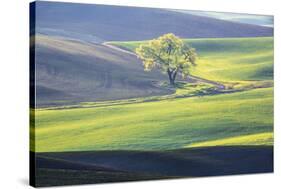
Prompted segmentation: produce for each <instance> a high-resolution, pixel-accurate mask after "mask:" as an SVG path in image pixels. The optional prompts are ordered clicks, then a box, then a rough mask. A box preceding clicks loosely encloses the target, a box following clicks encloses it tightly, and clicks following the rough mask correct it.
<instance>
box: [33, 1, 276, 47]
mask: <svg viewBox="0 0 281 189" xmlns="http://www.w3.org/2000/svg"><path fill="white" fill-rule="evenodd" d="M36 10H37V12H36V16H37V17H36V18H37V19H36V32H37V33H38V32H39V33H41V34H47V35H58V36H63V37H72V38H76V39H80V40H81V39H83V40H87V41H92V42H93V41H95V42H100V41H112V40H114V41H131V40H147V39H152V38H155V37H158V36H160V35H162V34H165V33H174V34H175V35H178V36H180V37H182V38H214V37H257V36H273V28H268V27H263V26H257V25H251V24H243V23H237V22H230V21H226V20H219V19H215V18H210V17H204V16H198V15H192V14H187V13H181V12H176V11H172V10H168V9H153V8H136V7H121V6H106V5H90V4H75V3H58V2H56V3H55V2H52V3H49V2H40V1H39V2H36Z"/></svg>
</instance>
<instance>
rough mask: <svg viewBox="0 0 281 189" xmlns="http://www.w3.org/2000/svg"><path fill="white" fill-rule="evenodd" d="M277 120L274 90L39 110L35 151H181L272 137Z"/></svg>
mask: <svg viewBox="0 0 281 189" xmlns="http://www.w3.org/2000/svg"><path fill="white" fill-rule="evenodd" d="M272 115H273V99H272V88H266V89H255V90H251V91H247V92H239V93H232V94H223V95H215V96H205V97H193V98H183V99H170V100H163V101H158V102H145V103H136V104H128V105H115V106H106V107H97V108H76V109H68V110H37V111H36V123H37V128H36V149H35V150H36V152H47V151H79V150H112V149H127V150H167V149H177V148H183V147H186V146H188V145H192V144H194V143H198V142H206V141H209V140H211V141H213V140H218V139H224V138H228V137H235V136H244V135H247V134H257V133H268V132H272V131H273V127H272V125H273V117H272ZM249 140H251V138H249ZM243 142H245V141H243ZM243 142H242V143H241V144H243ZM252 142H253V143H255V140H253V141H252ZM250 143H251V141H248V142H247V144H250ZM269 144H271V141H269Z"/></svg>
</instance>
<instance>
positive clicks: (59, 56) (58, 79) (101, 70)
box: [36, 35, 171, 107]
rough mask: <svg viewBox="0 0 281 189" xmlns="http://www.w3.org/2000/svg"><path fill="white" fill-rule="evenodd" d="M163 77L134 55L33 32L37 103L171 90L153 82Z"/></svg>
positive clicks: (93, 99) (116, 97) (65, 101)
mask: <svg viewBox="0 0 281 189" xmlns="http://www.w3.org/2000/svg"><path fill="white" fill-rule="evenodd" d="M66 68H67V69H66ZM164 79H166V77H165V75H162V74H161V73H159V72H157V71H155V72H153V73H148V72H144V71H143V66H142V63H141V62H140V61H139V60H138V59H137V58H136V57H135V56H133V55H130V54H126V53H122V52H120V51H116V50H113V49H111V48H108V47H106V46H103V45H99V44H85V43H80V42H77V41H70V40H64V39H60V38H54V37H50V36H44V35H37V36H36V103H37V104H36V105H37V107H42V106H56V105H65V104H73V103H77V102H83V101H101V100H112V99H115V100H116V99H124V98H132V97H140V96H142V97H143V96H151V95H163V94H168V93H171V91H170V90H167V89H163V88H159V87H157V86H154V85H153V83H152V81H157V80H164Z"/></svg>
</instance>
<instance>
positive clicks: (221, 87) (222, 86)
mask: <svg viewBox="0 0 281 189" xmlns="http://www.w3.org/2000/svg"><path fill="white" fill-rule="evenodd" d="M102 45H104V46H106V47H108V48H111V49H113V50H116V51H119V52H123V53H126V54H130V55H134V56H137V55H136V54H135V53H133V52H132V51H128V50H126V49H122V48H120V47H118V46H114V45H111V44H110V43H108V42H104V43H102ZM188 78H189V79H191V80H195V81H197V82H201V83H207V84H211V85H214V86H216V87H217V88H219V89H221V90H223V89H225V86H224V85H223V84H221V83H218V82H215V81H211V80H207V79H204V78H201V77H197V76H192V75H189V76H188Z"/></svg>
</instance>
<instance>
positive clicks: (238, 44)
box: [112, 37, 273, 85]
mask: <svg viewBox="0 0 281 189" xmlns="http://www.w3.org/2000/svg"><path fill="white" fill-rule="evenodd" d="M185 42H187V43H188V44H190V45H191V46H192V47H194V48H195V49H196V50H197V52H198V55H199V60H198V63H197V64H198V65H197V66H196V67H195V68H194V69H193V70H192V72H191V73H192V74H193V75H196V76H199V77H202V78H205V79H209V80H214V81H219V82H225V83H229V82H230V83H232V84H235V83H239V84H242V85H245V84H249V83H250V82H249V81H261V80H263V82H260V83H258V82H254V84H261V85H262V84H265V82H264V80H265V81H268V82H267V83H266V84H268V83H270V80H272V79H273V38H272V37H263V38H228V39H225V38H223V39H188V40H185ZM141 43H143V42H112V44H114V45H117V46H119V47H122V48H126V49H128V50H131V51H134V50H135V48H136V47H138V46H139V45H140V44H141ZM251 83H252V84H253V82H251Z"/></svg>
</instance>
